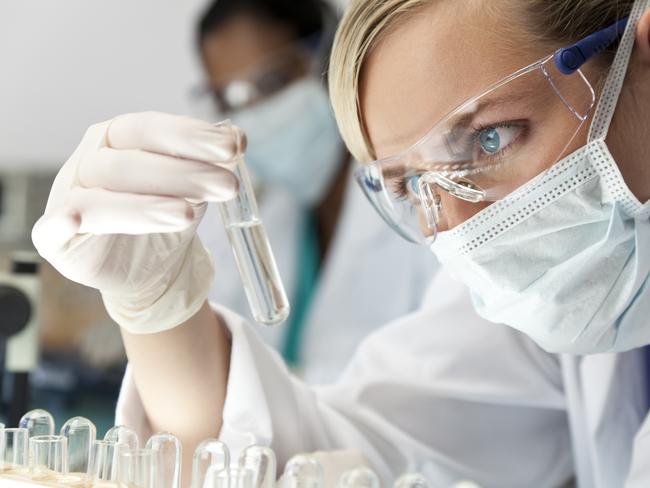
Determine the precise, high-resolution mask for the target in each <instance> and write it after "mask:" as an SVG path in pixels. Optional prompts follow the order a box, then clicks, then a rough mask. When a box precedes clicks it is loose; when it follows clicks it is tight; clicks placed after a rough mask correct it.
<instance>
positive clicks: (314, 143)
mask: <svg viewBox="0 0 650 488" xmlns="http://www.w3.org/2000/svg"><path fill="white" fill-rule="evenodd" d="M230 117H231V119H232V121H233V122H234V123H235V124H236V125H238V126H239V127H241V128H242V129H244V131H245V132H246V135H247V137H248V149H247V151H246V161H247V163H248V165H249V167H250V168H251V170H252V171H253V172H254V174H255V175H256V177H257V178H258V179H260V180H261V182H263V183H269V184H271V185H278V186H281V187H283V188H284V189H286V190H287V191H288V192H290V193H291V194H293V195H295V197H296V198H297V199H298V200H299V201H300V202H302V203H304V204H305V205H313V204H316V203H318V202H319V201H320V200H321V199H322V198H323V197H324V195H325V193H326V192H327V190H328V189H329V187H330V185H331V183H332V181H333V179H334V177H335V176H336V174H337V172H338V170H339V168H340V165H341V162H342V159H343V155H344V146H343V142H342V141H341V138H340V136H339V133H338V128H337V126H336V121H335V119H334V115H333V113H332V111H331V108H330V104H329V99H328V96H327V92H326V90H325V88H324V87H323V85H322V83H321V82H320V81H319V80H317V79H316V78H313V77H306V78H302V79H300V80H298V81H295V82H294V83H292V84H291V85H289V86H288V87H287V88H285V89H284V90H282V91H281V92H279V93H277V94H275V95H273V96H272V97H271V98H269V99H267V100H264V101H262V102H260V103H257V104H255V105H253V106H251V107H248V108H245V109H243V110H241V111H238V112H235V113H232V114H231V115H230Z"/></svg>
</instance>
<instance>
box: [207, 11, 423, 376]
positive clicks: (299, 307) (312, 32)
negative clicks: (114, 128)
mask: <svg viewBox="0 0 650 488" xmlns="http://www.w3.org/2000/svg"><path fill="white" fill-rule="evenodd" d="M336 20H337V19H336V16H335V15H334V13H333V12H332V10H331V8H330V7H329V6H328V5H327V4H325V3H323V2H322V1H320V0H301V1H300V2H296V1H294V0H219V1H217V2H214V3H212V4H211V5H210V6H209V7H208V8H207V10H206V11H205V12H204V14H203V16H202V17H201V19H200V21H199V25H198V32H197V34H198V46H199V50H200V54H201V59H202V61H203V65H204V67H205V71H206V77H207V83H206V89H205V90H203V93H204V94H206V95H209V100H205V101H204V102H203V105H204V106H208V105H210V106H211V107H212V108H214V109H216V110H213V112H215V113H213V114H211V116H210V118H211V119H214V120H222V119H224V118H230V119H231V120H232V121H233V122H234V123H235V124H236V125H238V126H240V127H242V128H243V129H244V130H245V131H246V134H247V136H248V141H249V142H248V148H247V154H246V158H247V162H248V165H249V168H250V170H251V172H252V173H253V174H254V176H256V177H257V180H258V184H259V187H260V189H261V192H260V195H259V197H260V205H261V209H262V214H263V219H264V222H265V224H266V228H267V229H268V232H269V235H270V239H271V243H272V245H273V248H274V251H275V253H276V257H277V260H278V263H279V267H280V272H281V274H282V277H283V279H284V282H285V285H286V286H287V289H288V293H289V296H290V298H291V302H292V314H291V317H290V319H289V322H288V323H287V325H288V326H287V327H280V328H272V329H266V330H264V331H263V333H264V335H265V338H266V339H267V340H268V342H270V343H271V344H273V345H274V346H275V347H276V348H278V349H279V350H281V351H282V353H283V356H284V357H285V359H286V360H287V362H288V363H289V364H291V365H292V366H294V367H295V368H297V369H299V370H300V371H301V372H302V374H303V376H304V377H305V378H306V379H307V380H308V381H310V382H314V383H324V382H329V381H333V380H334V379H335V378H337V377H338V375H339V374H340V372H341V371H342V369H343V366H344V365H345V364H346V363H347V361H348V360H349V358H350V357H351V355H352V353H353V352H354V349H355V347H356V345H357V344H358V343H359V342H360V340H361V339H362V338H363V337H364V336H366V335H367V334H368V333H369V332H371V331H373V330H374V329H376V328H377V327H378V326H380V325H381V324H384V323H386V321H388V320H391V319H394V318H397V317H399V316H402V315H404V314H406V313H409V312H411V311H413V310H414V309H415V308H416V307H417V305H418V304H419V302H420V299H421V297H422V294H423V292H424V290H425V288H426V285H427V283H428V282H429V281H430V279H431V277H432V275H433V272H434V268H435V262H434V260H432V259H431V257H430V256H429V255H427V254H426V253H423V251H422V250H420V249H417V248H415V247H413V246H410V245H408V244H405V243H402V242H400V240H399V239H398V238H396V237H395V236H393V235H391V232H390V229H388V228H387V227H386V226H385V224H384V223H383V222H382V221H381V220H380V219H379V218H378V217H377V215H376V214H375V213H374V212H373V211H372V209H371V207H370V206H369V205H368V203H367V202H366V201H365V198H364V197H363V196H362V195H361V193H360V192H358V191H356V188H354V183H353V179H352V174H351V172H350V155H349V153H348V152H347V150H346V149H345V146H344V144H343V142H342V140H341V138H340V135H339V133H338V130H337V127H336V122H335V120H334V116H333V114H332V112H331V109H330V103H329V99H328V94H327V90H326V87H325V84H324V80H323V79H322V78H323V73H324V70H325V62H324V60H325V59H326V58H327V57H328V55H329V49H330V45H331V40H332V36H333V31H334V29H335V27H336ZM199 234H200V236H201V239H202V241H203V242H204V244H205V245H206V247H207V248H208V249H209V250H210V252H211V254H212V255H213V256H214V257H215V261H216V267H217V269H218V273H217V276H218V278H217V279H215V281H214V286H213V289H212V293H211V298H212V299H213V300H214V301H216V302H218V303H223V304H225V305H227V306H229V307H230V308H232V309H234V310H236V311H238V312H239V313H241V314H244V315H246V314H249V312H248V306H247V305H246V298H245V296H244V293H243V290H242V288H241V286H240V285H239V278H238V274H237V270H236V269H235V264H234V262H233V259H232V256H231V251H230V248H229V244H228V239H227V238H226V235H225V231H224V229H223V227H222V226H221V225H220V224H219V217H218V216H217V212H216V209H214V208H213V209H211V210H210V211H209V215H208V216H207V218H204V219H203V222H202V224H201V227H200V228H199ZM423 263H430V265H429V266H423ZM226 276H228V277H232V279H224V277H226Z"/></svg>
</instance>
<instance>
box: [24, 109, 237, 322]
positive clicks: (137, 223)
mask: <svg viewBox="0 0 650 488" xmlns="http://www.w3.org/2000/svg"><path fill="white" fill-rule="evenodd" d="M238 135H239V132H237V129H233V128H231V127H230V126H229V125H224V126H220V127H215V126H213V125H211V124H208V123H206V122H201V121H198V120H194V119H190V118H187V117H179V116H173V115H167V114H161V113H153V112H147V113H138V114H128V115H123V116H120V117H117V118H115V119H113V120H111V121H108V122H103V123H100V124H96V125H93V126H92V127H90V129H88V131H87V132H86V134H85V136H84V138H83V140H82V141H81V144H80V145H79V147H78V148H77V150H76V151H75V152H74V154H73V155H72V156H71V157H70V159H68V161H67V162H66V163H65V164H64V165H63V167H62V168H61V171H59V174H58V175H57V177H56V179H55V181H54V184H53V186H52V190H51V192H50V197H49V200H48V203H47V207H46V209H45V214H44V215H43V216H42V217H41V218H40V220H39V221H38V222H37V223H36V225H35V226H34V229H33V231H32V239H33V241H34V245H35V246H36V249H37V250H38V251H39V253H40V254H41V255H42V256H43V257H44V258H45V259H46V260H48V261H49V262H50V263H51V264H52V265H53V266H54V267H55V268H56V269H57V270H58V271H59V272H60V273H61V274H63V275H64V276H66V277H67V278H69V279H71V280H73V281H76V282H78V283H81V284H83V285H86V286H90V287H93V288H97V289H98V290H99V291H100V292H101V294H102V298H103V299H104V304H105V306H106V309H107V311H108V313H109V315H110V316H111V318H112V319H113V320H115V321H116V322H117V323H118V324H119V325H120V326H122V327H123V328H125V329H126V330H128V331H130V332H132V333H154V332H160V331H163V330H167V329H170V328H172V327H175V326H176V325H178V324H180V323H182V322H184V321H185V320H187V319H189V318H190V317H192V316H193V315H194V314H195V313H196V312H197V311H198V310H199V309H200V308H201V306H202V304H203V303H204V301H205V299H206V296H207V294H208V290H209V289H210V286H211V283H212V279H213V273H214V271H213V266H212V261H211V258H210V255H209V254H208V252H207V251H206V250H205V248H204V247H203V245H202V244H201V242H200V241H199V239H198V237H197V236H196V234H195V229H196V227H197V225H198V223H199V221H200V219H201V217H202V216H203V214H204V212H205V209H206V206H207V204H206V203H205V202H210V201H224V200H228V199H230V198H232V197H233V196H234V195H235V193H236V191H237V181H236V178H235V177H234V175H233V174H232V173H231V172H230V171H228V169H227V168H228V163H229V162H230V161H231V160H232V159H233V157H234V156H235V154H236V153H237V151H238V148H237V144H238V143H237V141H238V140H239V137H238ZM215 225H219V223H218V222H215Z"/></svg>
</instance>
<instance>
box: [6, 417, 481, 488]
mask: <svg viewBox="0 0 650 488" xmlns="http://www.w3.org/2000/svg"><path fill="white" fill-rule="evenodd" d="M181 449H182V448H181V443H180V441H179V440H178V439H177V438H176V437H175V436H173V435H171V434H168V433H159V434H156V435H154V436H152V437H151V438H149V440H148V441H147V443H146V444H145V445H144V446H143V447H142V446H140V440H139V438H138V436H137V434H136V433H135V432H134V431H133V430H131V429H129V428H127V427H124V426H117V427H113V428H111V429H110V430H109V431H108V432H106V434H105V436H104V438H103V439H97V432H96V428H95V425H94V424H93V423H92V422H91V421H90V420H88V419H86V418H83V417H75V418H73V419H70V420H68V421H67V422H66V423H65V424H64V425H63V426H62V427H61V429H60V432H59V434H55V423H54V419H53V417H52V415H50V414H49V413H48V412H47V411H45V410H33V411H31V412H29V413H27V414H25V415H24V416H23V417H22V419H21V420H20V423H19V427H17V428H5V427H4V426H3V425H2V424H0V487H2V488H42V487H55V488H64V487H65V488H181V452H182V451H181ZM276 470H277V462H276V457H275V454H274V452H273V450H271V449H270V448H268V447H264V446H259V445H253V446H250V447H248V448H246V449H245V450H244V451H242V452H241V454H240V455H239V457H238V458H237V459H236V460H232V459H231V455H230V451H229V449H228V447H227V446H226V445H225V444H224V443H222V442H220V441H218V440H216V439H208V440H205V441H204V442H202V443H201V444H200V445H199V446H198V447H197V448H196V450H195V452H194V455H193V459H192V473H191V487H190V488H326V487H325V473H324V471H323V468H322V466H321V464H320V463H319V462H318V461H317V460H316V459H315V458H314V457H313V456H310V455H306V454H303V455H297V456H294V457H293V458H291V459H290V460H289V461H288V462H287V464H286V466H285V469H284V473H283V475H282V476H281V477H280V479H279V480H277V476H276V474H277V473H276ZM461 486H462V487H463V488H474V487H476V485H473V484H471V485H465V484H459V485H456V487H457V488H460V487H461ZM183 488H185V487H183ZM337 488H381V483H380V480H379V477H378V476H377V474H376V473H375V472H374V471H372V470H371V469H369V468H367V467H359V468H356V469H352V470H350V471H346V472H345V473H343V475H342V476H341V477H340V478H339V480H338V483H337ZM394 488H435V487H431V486H430V485H429V484H428V482H427V480H426V479H425V478H424V477H423V476H422V475H420V474H417V473H409V474H406V475H404V476H402V477H400V478H399V479H398V480H397V481H396V482H395V484H394ZM477 488H478V487H477Z"/></svg>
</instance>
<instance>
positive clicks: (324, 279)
mask: <svg viewBox="0 0 650 488" xmlns="http://www.w3.org/2000/svg"><path fill="white" fill-rule="evenodd" d="M260 212H261V214H262V220H263V222H264V227H265V228H266V230H267V233H268V235H269V240H270V242H271V246H272V248H273V252H274V254H275V256H276V260H277V262H278V268H279V270H280V275H281V276H282V279H283V282H284V284H285V287H286V289H287V294H288V296H289V297H290V300H291V298H292V297H293V296H294V292H295V290H296V275H297V271H298V270H297V268H298V265H299V263H298V260H299V255H300V249H299V246H300V239H301V238H302V235H301V233H302V229H303V225H304V219H305V217H306V215H305V209H304V208H303V207H301V205H300V204H299V203H298V202H297V201H296V200H295V198H294V197H293V196H292V195H290V194H287V193H286V192H284V191H283V190H280V189H273V188H268V189H267V190H266V192H265V193H264V194H263V198H261V199H260ZM198 232H199V235H200V237H201V240H202V241H203V243H204V244H205V246H206V247H207V248H208V249H209V251H210V253H211V254H212V255H213V257H214V260H215V266H216V275H215V282H214V284H213V288H212V291H211V293H210V299H211V300H212V301H214V302H215V303H219V304H221V305H224V306H225V307H227V308H229V309H231V310H234V311H235V312H237V313H239V314H240V315H242V316H243V317H245V318H247V319H249V320H251V321H252V316H251V313H250V311H249V308H248V304H247V302H246V298H245V295H244V292H243V288H242V285H241V279H240V277H239V273H238V272H237V269H236V267H235V262H234V259H233V256H232V251H231V249H230V244H229V243H228V239H227V237H226V233H225V231H224V228H223V225H221V220H220V218H219V215H218V211H217V209H216V207H211V208H209V210H208V214H207V215H206V216H205V217H204V219H203V221H202V224H201V226H200V227H199V230H198ZM330 246H331V247H330V249H329V252H328V255H327V257H326V260H325V262H324V263H323V265H322V267H321V271H320V277H319V282H318V284H317V287H316V289H315V291H314V296H313V297H312V302H311V306H310V308H309V310H308V313H307V316H306V318H305V320H306V323H305V324H304V327H305V329H304V332H303V339H302V341H301V347H300V354H301V359H302V361H301V362H302V364H301V375H302V377H303V378H304V379H305V380H306V381H307V382H309V383H311V384H323V383H331V382H332V381H334V380H335V379H336V378H338V377H339V376H340V374H341V372H342V371H343V368H344V367H345V365H346V364H347V363H348V362H349V361H350V359H351V357H352V354H353V353H354V350H355V349H356V347H357V346H358V344H359V343H360V342H361V340H362V339H363V338H364V337H365V336H367V335H368V334H369V333H371V332H372V331H374V330H375V329H377V328H378V327H380V326H382V325H384V324H386V323H388V322H390V321H392V320H395V319H397V318H399V317H401V316H403V315H406V314H408V313H410V312H412V311H414V310H416V309H417V307H418V306H419V305H420V302H421V301H422V297H423V296H424V293H425V292H426V289H427V285H428V284H429V282H430V281H431V279H432V277H433V275H434V273H435V271H436V270H437V268H438V264H437V261H436V260H435V258H434V256H433V255H432V253H431V252H430V251H429V250H428V249H426V248H425V247H422V246H415V245H413V244H410V243H408V242H406V241H404V240H403V239H402V238H401V237H399V236H398V235H397V234H396V233H395V232H394V231H393V230H392V229H390V227H388V225H386V223H385V222H384V221H383V220H382V219H381V218H380V217H379V216H378V215H377V213H376V212H375V211H374V209H373V208H372V206H371V205H370V203H369V202H368V201H367V200H366V198H365V196H364V195H363V193H362V192H361V191H360V190H359V189H358V188H357V185H356V182H355V181H354V178H353V175H352V171H350V172H349V175H348V178H347V181H346V188H345V195H344V201H343V205H342V209H341V215H340V218H339V223H338V226H337V229H336V233H335V235H334V238H333V240H332V242H331V244H330ZM285 330H286V328H285V327H281V326H280V327H271V328H264V329H261V335H262V337H263V338H264V339H265V340H266V341H267V342H268V343H269V344H271V345H273V346H274V347H276V348H278V347H279V346H280V345H281V344H282V340H283V337H284V333H285Z"/></svg>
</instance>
